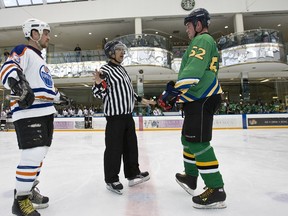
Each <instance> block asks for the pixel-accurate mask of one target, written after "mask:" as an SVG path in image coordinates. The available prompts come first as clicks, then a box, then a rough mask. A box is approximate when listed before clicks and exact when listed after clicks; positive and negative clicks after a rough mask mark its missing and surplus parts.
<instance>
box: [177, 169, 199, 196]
mask: <svg viewBox="0 0 288 216" xmlns="http://www.w3.org/2000/svg"><path fill="white" fill-rule="evenodd" d="M175 177H176V182H177V183H178V184H179V185H180V186H181V187H182V188H183V189H184V190H185V191H186V192H187V193H188V194H190V195H192V196H193V195H194V190H195V189H196V188H197V178H198V177H197V176H191V175H186V174H180V173H176V175H175Z"/></svg>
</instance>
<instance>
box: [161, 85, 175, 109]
mask: <svg viewBox="0 0 288 216" xmlns="http://www.w3.org/2000/svg"><path fill="white" fill-rule="evenodd" d="M174 85H175V82H173V81H170V82H168V83H167V85H166V90H165V91H163V93H162V94H161V95H160V97H159V99H158V104H159V106H161V107H162V108H163V109H164V110H165V111H169V110H170V109H172V107H173V105H174V103H175V102H176V100H177V96H178V95H179V94H180V92H179V91H177V90H176V89H175V88H174Z"/></svg>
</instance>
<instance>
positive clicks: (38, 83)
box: [0, 19, 65, 216]
mask: <svg viewBox="0 0 288 216" xmlns="http://www.w3.org/2000/svg"><path fill="white" fill-rule="evenodd" d="M22 28H23V32H24V35H25V38H26V39H27V40H28V44H27V45H23V44H22V45H18V46H16V47H15V48H14V49H13V50H12V51H11V53H10V56H9V58H8V59H7V60H6V62H5V63H4V64H3V66H2V67H1V72H0V76H1V81H2V83H3V85H4V87H5V88H7V89H11V95H16V96H19V99H17V100H11V101H10V106H11V111H12V119H13V124H14V126H15V130H16V134H17V141H18V146H19V149H20V150H21V153H20V154H21V156H20V162H19V164H18V166H17V168H16V184H15V190H14V202H13V206H12V213H13V214H14V215H18V216H39V215H40V213H39V212H38V211H37V210H36V209H37V208H46V207H48V202H49V198H48V197H46V196H42V195H41V194H40V193H39V190H38V189H37V188H36V186H37V185H38V183H39V181H38V180H37V178H38V176H39V174H40V170H41V167H42V162H43V159H44V158H45V156H46V154H47V152H48V149H49V147H50V146H51V141H52V136H53V121H54V113H55V112H56V110H55V108H54V105H53V101H55V100H63V99H65V98H62V96H61V94H60V93H59V92H58V91H57V90H56V89H55V87H54V83H53V80H52V76H51V73H50V71H49V69H48V67H47V64H46V62H45V59H44V58H43V57H42V53H41V50H42V49H44V48H47V47H48V43H49V40H50V36H49V33H50V26H49V25H48V24H47V23H45V22H42V21H40V20H37V19H29V20H27V21H26V22H24V24H23V26H22ZM35 98H38V99H41V98H42V99H46V100H48V101H46V102H43V101H41V100H35ZM49 100H51V102H50V101H49Z"/></svg>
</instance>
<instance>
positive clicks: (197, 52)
mask: <svg viewBox="0 0 288 216" xmlns="http://www.w3.org/2000/svg"><path fill="white" fill-rule="evenodd" d="M205 54H206V50H205V49H203V48H201V47H197V46H193V47H192V50H191V52H190V54H189V57H195V58H198V59H200V60H203V59H204V55H205ZM217 62H218V58H217V57H215V56H214V57H213V58H212V61H211V63H210V67H209V69H210V70H211V71H214V72H217V67H216V63H217Z"/></svg>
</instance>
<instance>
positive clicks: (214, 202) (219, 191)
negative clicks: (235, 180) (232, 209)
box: [192, 188, 226, 209]
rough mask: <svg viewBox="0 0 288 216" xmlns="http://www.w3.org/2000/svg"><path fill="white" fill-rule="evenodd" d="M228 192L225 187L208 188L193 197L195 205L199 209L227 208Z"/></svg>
mask: <svg viewBox="0 0 288 216" xmlns="http://www.w3.org/2000/svg"><path fill="white" fill-rule="evenodd" d="M225 200H226V193H225V191H224V188H206V190H205V191H204V192H203V193H202V194H200V195H198V196H194V197H193V198H192V201H193V207H194V208H198V209H221V208H226V203H225V202H224V201H225Z"/></svg>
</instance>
